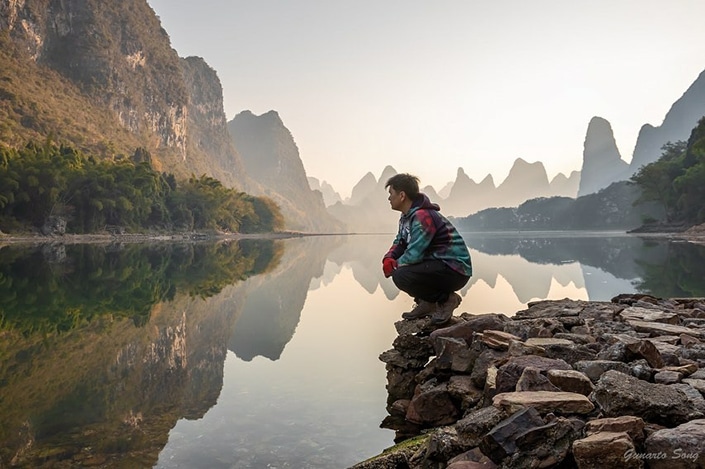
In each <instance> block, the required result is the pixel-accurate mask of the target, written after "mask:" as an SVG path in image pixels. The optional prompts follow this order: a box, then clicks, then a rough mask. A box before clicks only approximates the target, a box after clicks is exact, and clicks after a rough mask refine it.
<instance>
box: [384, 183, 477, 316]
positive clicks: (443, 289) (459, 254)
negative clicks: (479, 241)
mask: <svg viewBox="0 0 705 469" xmlns="http://www.w3.org/2000/svg"><path fill="white" fill-rule="evenodd" d="M385 187H388V188H389V203H390V205H391V206H392V209H393V210H397V211H399V212H401V217H400V218H399V231H398V233H397V236H396V238H395V239H394V244H392V247H391V248H390V249H389V251H388V252H387V254H385V255H384V257H383V258H382V270H383V271H384V275H385V277H392V280H393V281H394V284H395V285H396V286H397V287H398V288H399V289H400V290H402V291H404V292H406V293H408V294H409V295H411V296H412V297H413V298H414V301H415V302H416V305H415V306H414V308H413V309H412V310H411V311H409V312H407V313H404V314H402V317H403V318H404V319H417V318H422V317H425V316H432V317H431V323H433V324H444V323H446V322H447V321H448V320H449V319H450V317H451V316H452V315H453V311H454V310H455V308H457V307H458V305H460V301H461V298H460V295H458V294H457V293H455V292H456V291H458V290H460V289H461V288H463V286H465V284H466V283H467V282H468V280H469V279H470V276H471V275H472V263H471V261H470V253H469V252H468V248H467V246H465V241H463V238H462V237H461V236H460V234H459V233H458V231H457V230H456V229H455V227H454V226H453V225H452V224H451V223H450V222H449V221H448V220H447V219H446V218H445V217H444V216H443V215H441V213H440V212H439V210H440V207H438V205H436V204H433V203H431V201H430V200H429V199H428V197H427V196H426V195H425V194H422V193H420V192H419V179H418V178H417V177H416V176H412V175H410V174H397V175H395V176H392V177H391V178H389V180H388V181H387V184H386V185H385Z"/></svg>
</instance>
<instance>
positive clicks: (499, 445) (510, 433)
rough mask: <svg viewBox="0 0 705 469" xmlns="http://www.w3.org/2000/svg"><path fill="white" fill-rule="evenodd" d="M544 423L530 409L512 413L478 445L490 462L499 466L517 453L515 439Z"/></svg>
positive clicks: (533, 410)
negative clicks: (505, 459)
mask: <svg viewBox="0 0 705 469" xmlns="http://www.w3.org/2000/svg"><path fill="white" fill-rule="evenodd" d="M543 425H544V421H543V419H542V418H541V416H540V415H539V413H538V412H537V411H536V409H533V408H531V407H528V408H524V409H520V410H518V411H516V412H514V413H513V414H512V415H511V416H510V417H509V418H507V419H505V420H503V421H501V422H500V423H499V424H497V425H496V426H495V427H494V428H492V429H491V430H490V431H489V432H488V433H487V435H485V437H484V438H483V439H482V441H481V443H480V449H481V450H482V452H483V453H484V454H486V455H487V456H488V457H489V458H490V459H491V460H492V461H494V462H496V463H497V464H499V463H500V462H501V461H502V460H503V459H504V458H506V457H507V456H509V455H511V454H514V453H515V452H516V451H517V445H516V442H517V437H518V436H519V435H521V434H522V433H524V432H526V431H527V430H528V429H530V428H534V427H541V426H543Z"/></svg>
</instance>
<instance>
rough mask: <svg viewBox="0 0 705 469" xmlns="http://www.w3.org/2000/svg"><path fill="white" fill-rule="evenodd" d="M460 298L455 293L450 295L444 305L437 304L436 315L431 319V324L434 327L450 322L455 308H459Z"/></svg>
mask: <svg viewBox="0 0 705 469" xmlns="http://www.w3.org/2000/svg"><path fill="white" fill-rule="evenodd" d="M461 301H462V298H460V295H458V294H457V293H451V294H450V296H449V297H448V299H447V300H446V301H445V303H439V304H438V309H437V310H436V313H435V314H434V315H433V317H432V318H431V324H433V325H434V326H437V325H440V324H445V323H447V322H448V321H450V318H451V316H453V311H455V308H457V307H458V306H460V302H461Z"/></svg>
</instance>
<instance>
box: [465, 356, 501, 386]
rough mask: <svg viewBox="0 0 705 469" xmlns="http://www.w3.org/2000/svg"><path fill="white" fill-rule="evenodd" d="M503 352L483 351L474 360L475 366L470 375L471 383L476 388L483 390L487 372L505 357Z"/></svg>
mask: <svg viewBox="0 0 705 469" xmlns="http://www.w3.org/2000/svg"><path fill="white" fill-rule="evenodd" d="M506 355H507V354H506V353H505V352H500V351H498V350H492V349H490V350H485V351H484V352H482V353H481V354H480V356H479V357H477V360H475V366H474V367H473V369H472V373H471V374H470V376H471V378H472V382H473V383H475V386H477V387H478V388H484V386H485V382H486V381H487V370H488V368H490V367H491V366H492V365H494V364H495V363H497V362H499V361H502V360H503V359H504V358H505V357H506Z"/></svg>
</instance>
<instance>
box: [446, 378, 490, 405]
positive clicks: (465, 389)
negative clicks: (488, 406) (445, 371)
mask: <svg viewBox="0 0 705 469" xmlns="http://www.w3.org/2000/svg"><path fill="white" fill-rule="evenodd" d="M448 392H449V393H450V395H451V397H452V398H453V399H455V400H456V401H457V402H460V410H461V411H463V412H465V411H467V410H469V409H471V408H473V407H475V405H477V403H478V402H480V400H481V399H482V396H483V390H482V389H478V388H477V387H476V386H475V385H474V384H473V383H472V379H471V378H470V376H468V375H456V376H451V377H450V380H449V381H448Z"/></svg>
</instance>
